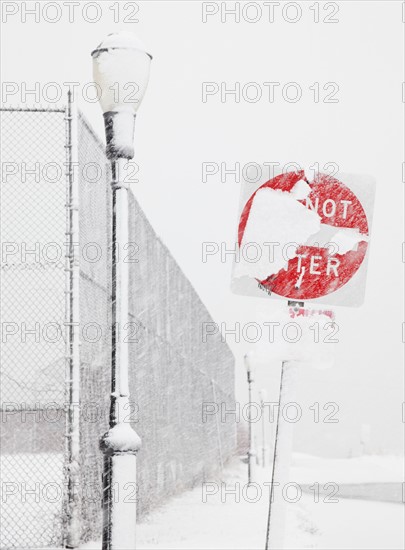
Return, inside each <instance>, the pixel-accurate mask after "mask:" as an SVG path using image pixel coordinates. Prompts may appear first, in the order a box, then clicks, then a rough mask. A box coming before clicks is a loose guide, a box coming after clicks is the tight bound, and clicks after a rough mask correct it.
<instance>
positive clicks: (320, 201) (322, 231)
mask: <svg viewBox="0 0 405 550" xmlns="http://www.w3.org/2000/svg"><path fill="white" fill-rule="evenodd" d="M342 180H343V181H342ZM345 182H346V183H345ZM356 182H357V184H358V185H357V188H358V189H357V190H360V194H362V195H363V197H365V199H366V200H365V201H364V202H365V203H366V205H367V209H368V210H369V216H368V215H367V214H366V208H365V207H364V205H363V204H362V201H361V200H360V198H359V196H358V193H355V192H354V191H353V189H352V188H353V187H356ZM347 183H348V184H347ZM353 184H354V185H353ZM349 185H350V186H349ZM373 198H374V182H373V181H372V180H371V179H370V178H367V177H365V176H357V177H356V176H349V175H347V176H345V177H344V178H343V177H341V179H337V178H336V177H331V176H329V175H326V174H317V175H316V177H315V178H314V179H313V181H309V180H308V179H307V178H306V177H305V173H304V171H299V172H288V173H286V174H280V175H278V176H276V177H274V178H273V179H271V180H269V181H267V182H265V183H264V184H263V185H260V186H259V187H257V188H256V190H255V191H254V192H253V193H252V194H251V195H250V196H249V198H248V200H247V201H246V202H244V205H243V206H242V209H241V214H240V219H239V225H238V246H239V251H240V257H239V262H240V263H239V265H236V266H235V269H234V275H233V290H234V291H235V292H237V293H241V294H248V295H252V288H253V287H252V283H254V284H255V286H256V290H255V293H254V295H259V293H261V295H263V296H266V295H270V296H273V295H276V296H278V297H284V298H288V299H290V300H297V301H304V300H311V301H314V300H315V301H317V300H318V301H322V302H324V303H325V302H327V303H331V304H339V305H360V303H362V301H363V295H364V286H365V265H364V260H365V257H366V254H367V250H368V247H369V233H370V222H369V219H368V217H371V209H372V202H373ZM273 235H274V239H273ZM252 251H253V254H252ZM258 251H259V252H260V257H259V254H258ZM255 252H256V259H257V258H259V259H258V260H257V261H254V259H255V255H254V253H255ZM266 262H267V263H266ZM362 266H364V267H363V270H362V271H363V273H362V274H361V275H360V276H359V275H357V277H356V274H358V272H359V270H360V268H361V267H362ZM353 279H354V280H355V281H354V282H355V284H354V285H352V288H350V286H349V287H348V285H350V282H351V281H352V280H353ZM248 281H249V282H248ZM339 291H341V292H340V294H339ZM326 296H327V297H328V299H326V300H325V298H324V297H326ZM322 298H323V300H322ZM320 299H321V300H320Z"/></svg>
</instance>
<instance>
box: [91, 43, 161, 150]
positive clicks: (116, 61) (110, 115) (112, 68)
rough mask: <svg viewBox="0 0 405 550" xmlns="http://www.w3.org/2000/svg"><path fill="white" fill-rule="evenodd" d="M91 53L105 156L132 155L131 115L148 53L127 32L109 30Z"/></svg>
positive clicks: (141, 86)
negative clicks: (98, 97) (111, 32)
mask: <svg viewBox="0 0 405 550" xmlns="http://www.w3.org/2000/svg"><path fill="white" fill-rule="evenodd" d="M91 55H92V57H93V77H94V82H95V83H96V84H97V86H98V87H99V93H100V105H101V108H102V110H103V113H104V121H105V130H106V139H107V156H108V158H110V159H117V158H128V159H130V158H133V156H134V145H133V140H134V128H135V115H136V113H137V111H138V108H139V105H140V104H141V102H142V99H143V96H144V95H145V91H146V88H147V85H148V81H149V73H150V63H151V59H152V56H151V55H150V54H149V53H148V52H147V51H146V48H145V47H144V45H143V44H142V42H141V41H140V40H139V39H138V38H137V37H136V36H135V35H134V34H133V33H130V32H118V33H113V34H109V35H108V36H107V37H106V38H105V39H104V40H103V41H102V42H101V43H100V44H99V45H98V46H97V48H96V49H95V50H94V51H93V52H92V53H91Z"/></svg>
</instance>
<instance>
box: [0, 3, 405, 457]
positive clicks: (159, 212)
mask: <svg viewBox="0 0 405 550" xmlns="http://www.w3.org/2000/svg"><path fill="white" fill-rule="evenodd" d="M2 4H3V22H4V18H5V13H4V9H5V8H4V5H6V4H12V5H15V4H14V3H9V2H3V3H2ZM46 4H52V3H49V2H48V3H47V2H41V3H40V5H41V6H42V8H41V10H40V13H39V22H35V21H34V17H33V16H29V15H27V17H26V22H25V23H24V22H22V21H21V19H22V16H21V5H19V6H18V13H16V14H14V15H9V16H8V24H7V25H3V38H2V51H3V59H2V69H1V76H2V80H3V82H16V83H17V86H18V90H19V91H18V93H16V94H15V95H13V96H10V97H8V98H7V100H6V103H7V104H8V105H15V104H24V105H28V106H29V105H35V106H38V104H36V103H35V99H36V98H35V97H34V96H33V95H31V96H28V97H27V98H26V102H24V97H21V94H20V91H21V90H22V86H23V84H22V83H23V82H26V83H27V87H28V88H32V87H33V86H34V83H35V82H40V83H41V87H40V90H41V96H42V97H41V98H40V103H41V104H46V98H47V95H46V93H47V91H49V88H48V89H47V88H46V87H45V88H44V86H45V85H46V83H48V82H56V83H58V84H59V86H61V87H62V83H63V82H69V81H74V82H78V83H80V85H79V87H78V93H77V99H78V103H79V105H80V108H81V109H82V110H83V112H84V113H85V115H86V116H87V117H88V119H89V120H90V122H91V123H92V125H93V126H94V127H95V129H96V130H97V132H98V133H99V135H100V137H102V139H104V137H103V121H102V117H101V111H100V109H99V106H98V104H92V103H89V102H88V101H86V100H85V97H84V96H85V85H86V83H89V82H91V81H92V70H91V57H90V52H91V51H92V50H93V49H94V48H95V47H96V46H97V45H98V43H99V42H100V41H101V40H102V39H103V38H104V37H105V35H106V34H108V33H110V32H113V31H116V30H128V31H134V32H136V33H137V34H138V35H139V36H140V38H141V39H142V40H143V41H144V43H145V44H146V45H147V47H148V49H149V51H150V52H151V53H152V54H153V57H154V58H153V62H152V73H151V79H150V84H149V88H148V90H147V93H146V96H145V99H144V102H143V104H142V106H141V108H140V110H139V115H138V118H137V123H136V126H137V127H136V161H137V162H138V164H139V165H140V174H139V183H138V184H137V185H136V186H134V187H133V191H134V193H135V195H136V197H137V199H138V200H139V202H140V204H141V206H142V207H143V209H144V210H145V212H146V214H147V216H148V217H149V219H150V221H151V223H152V225H153V227H154V228H155V230H156V232H157V233H158V235H159V236H160V237H161V238H162V240H163V241H164V242H165V243H166V245H167V246H168V248H169V249H170V251H171V253H172V254H173V256H174V257H175V258H176V260H177V261H178V263H179V264H180V266H181V268H182V269H183V270H184V272H185V274H186V275H187V277H188V278H189V279H190V280H191V282H192V284H193V285H194V287H195V289H196V290H197V292H198V293H199V295H200V296H201V298H202V300H203V301H204V303H205V304H206V305H207V307H208V309H209V311H210V312H211V314H212V315H213V317H214V319H215V321H216V322H217V323H219V324H220V323H226V326H227V327H229V328H231V327H232V326H233V325H234V323H235V322H240V323H241V326H242V327H243V324H244V323H247V322H251V321H255V320H256V319H258V318H261V319H263V316H264V318H266V319H269V320H270V319H277V314H278V313H277V312H278V311H279V309H280V308H282V307H285V305H284V302H280V301H273V300H269V299H265V298H263V299H261V298H249V297H241V296H236V295H234V294H232V293H231V291H230V277H231V267H232V261H231V256H229V257H228V261H227V262H225V263H221V261H220V258H219V256H215V257H212V258H209V259H208V261H207V263H203V262H202V261H201V257H202V255H201V250H202V243H203V242H206V241H213V242H217V243H227V246H228V247H231V246H232V243H234V241H235V235H236V224H237V215H238V203H239V193H240V183H239V182H237V181H235V178H234V177H233V176H232V175H228V176H227V177H226V181H224V182H222V181H221V174H220V173H218V174H216V175H214V176H210V177H208V178H207V181H206V182H204V181H203V178H202V166H203V163H207V162H211V163H218V165H220V164H221V163H225V166H226V167H227V168H232V167H233V166H234V165H235V163H240V166H241V167H243V166H244V165H246V164H247V163H251V162H255V163H258V164H260V165H262V164H263V163H269V162H280V163H282V164H283V163H284V162H287V161H295V162H298V163H302V164H303V165H306V166H307V165H311V164H313V163H314V162H318V163H319V165H320V167H321V168H322V167H323V165H324V164H325V163H327V162H333V163H336V164H337V165H338V166H339V167H340V169H341V170H342V171H343V172H353V173H366V174H370V175H371V176H373V177H374V178H375V179H376V181H377V196H376V203H375V210H374V224H373V231H372V239H371V254H370V259H369V267H368V280H367V292H366V302H365V304H364V305H363V306H361V307H359V308H342V307H334V310H335V312H336V321H337V323H338V325H339V329H340V331H339V344H338V346H337V350H336V366H335V367H334V368H333V369H331V370H328V371H322V372H319V371H315V370H312V369H304V370H303V371H302V373H301V375H302V384H301V388H302V389H301V391H302V396H301V399H302V402H306V401H308V403H309V402H312V403H313V402H314V401H318V402H320V403H326V402H328V401H335V402H338V403H339V404H340V407H341V417H340V418H341V422H340V426H339V429H338V431H337V432H335V434H336V433H338V435H337V436H331V434H330V433H329V432H327V430H326V429H325V431H324V432H322V438H324V439H323V440H325V438H326V439H327V438H328V437H329V438H332V437H333V439H334V444H333V445H332V443H331V448H332V447H333V448H334V449H335V451H336V452H338V450H336V449H337V447H339V445H340V442H338V443H336V441H337V439H338V438H341V444H342V445H345V451H344V452H346V450H347V446H348V447H351V446H356V444H357V443H356V442H357V441H358V439H359V430H360V429H361V428H360V426H361V425H362V424H370V425H371V426H372V447H373V450H374V451H378V450H380V451H382V450H384V449H385V450H387V451H389V452H392V451H396V452H399V450H400V448H401V445H402V443H403V438H402V434H403V424H402V423H401V403H402V401H403V360H402V357H403V347H402V342H401V331H402V322H403V311H402V303H403V285H402V280H403V278H402V277H403V275H402V266H401V243H402V241H403V182H402V174H401V170H402V162H403V145H404V144H403V103H402V93H403V92H402V82H403V80H404V77H403V23H402V13H401V10H402V6H401V2H389V1H388V2H387V1H384V2H378V1H375V2H361V1H359V2H349V1H347V2H346V1H345V2H340V3H339V4H336V3H333V2H332V3H329V4H330V5H332V8H330V7H329V8H328V9H324V6H323V5H322V3H321V4H320V5H319V10H320V11H319V19H320V21H319V22H318V23H315V22H314V18H316V17H317V13H316V12H315V11H314V10H310V9H309V5H310V4H312V3H309V2H304V3H302V5H301V13H299V12H296V11H294V10H295V8H294V7H293V8H291V9H290V11H288V12H285V13H284V16H285V17H284V18H283V17H282V13H283V12H282V10H281V7H283V3H282V6H281V7H277V6H276V7H275V8H274V9H275V11H274V22H270V21H269V11H268V9H270V8H268V9H267V8H265V6H263V4H260V5H259V4H258V3H256V4H255V3H252V7H251V11H249V12H243V10H242V4H240V5H239V8H240V9H241V11H242V13H241V20H240V22H239V23H237V22H235V17H234V16H232V15H227V14H226V13H224V14H222V19H223V21H221V13H220V5H217V7H218V9H219V13H215V14H213V15H207V17H206V22H205V23H204V22H203V21H202V19H203V16H202V12H203V7H202V5H201V3H200V2H145V3H142V2H138V3H137V5H138V7H139V11H138V12H137V13H136V14H135V7H136V4H135V3H131V2H128V3H125V2H122V3H120V4H119V9H118V8H117V6H118V3H115V6H116V7H115V10H112V9H109V8H110V7H111V6H112V4H113V3H111V2H101V3H100V6H101V8H100V9H101V12H100V19H99V21H97V22H94V23H91V22H89V21H86V20H85V18H87V19H90V20H94V19H97V18H98V15H97V11H96V9H95V8H94V6H91V5H90V4H94V3H91V2H82V4H83V5H86V4H88V6H87V8H86V10H87V11H86V10H85V11H83V9H82V6H80V9H78V8H77V7H76V13H75V21H74V23H70V22H69V11H68V9H67V7H66V6H64V8H63V9H62V12H61V19H60V20H59V21H58V22H55V23H50V22H47V21H46V20H45V19H46V18H48V19H52V18H54V17H55V13H56V12H54V11H52V7H48V8H47V10H49V11H45V12H44V11H43V7H44V6H45V5H46ZM62 4H64V3H62ZM209 4H210V6H209V7H208V8H207V7H206V8H205V9H212V10H213V11H215V9H216V7H215V5H214V4H213V3H209ZM230 4H233V3H230ZM292 4H296V3H292ZM315 4H316V3H315ZM284 5H285V3H284ZM125 6H126V8H125ZM257 6H259V8H260V9H259V8H258V7H257ZM333 6H337V7H338V11H337V12H336V13H334V8H333ZM8 9H9V10H10V11H12V10H13V9H14V8H12V7H11V8H8ZM117 9H118V12H117ZM114 17H115V18H117V17H118V19H120V21H119V22H115V21H114ZM124 17H127V18H128V19H132V18H134V17H135V18H137V19H138V20H139V21H138V22H124V21H123V19H124ZM295 18H296V19H297V21H296V22H295V23H292V22H289V21H287V20H286V19H290V21H291V20H293V19H295ZM325 18H329V19H331V20H333V19H337V20H338V21H339V22H337V23H326V22H324V19H325ZM246 19H250V22H249V21H247V20H246ZM254 19H257V21H256V22H252V21H253V20H254ZM4 52H7V55H6V56H4ZM203 82H211V83H215V84H214V85H213V88H212V89H216V86H218V90H219V91H218V93H216V94H214V95H210V96H208V97H207V98H206V101H205V102H204V101H203V100H202V89H203ZM248 82H251V83H252V82H253V83H256V85H255V86H254V87H253V88H251V89H250V93H251V94H253V91H254V90H260V91H261V93H262V97H261V98H260V99H259V100H258V101H256V102H252V101H251V100H250V99H249V98H248V99H246V96H245V95H244V90H245V93H247V91H246V90H247V89H246V88H244V85H245V84H246V83H248ZM266 82H267V83H268V82H276V83H280V85H279V86H276V88H275V91H274V94H275V95H274V101H273V102H270V100H269V95H268V93H269V88H268V85H264V84H263V83H266ZM289 82H295V83H297V84H298V87H299V89H300V90H301V92H302V98H301V99H300V100H299V101H297V102H296V103H291V102H289V101H287V100H286V99H285V98H284V97H283V95H282V89H283V87H284V85H285V84H286V83H289ZM221 83H225V84H221ZM235 83H239V84H236V86H238V85H239V86H240V88H241V97H240V101H239V102H236V101H235V99H234V97H232V96H231V95H228V96H226V101H225V102H223V101H221V94H220V93H219V92H220V91H221V86H222V87H223V86H226V87H227V88H228V89H229V88H232V87H235ZM314 83H319V85H318V84H315V86H314ZM326 83H332V84H329V85H328V87H326V89H324V85H326ZM310 87H311V88H310ZM63 89H66V88H63ZM295 89H297V87H295ZM318 89H319V94H320V96H319V97H320V101H319V102H315V101H314V97H315V96H314V94H315V93H316V92H317V90H318ZM290 91H291V93H293V91H294V90H293V89H290ZM251 97H252V96H250V98H251ZM328 97H329V99H337V100H338V102H336V103H324V102H323V100H324V99H327V98H328ZM4 99H5V98H4V95H3V101H4ZM61 103H63V101H62V102H61ZM260 316H261V317H260ZM228 342H229V345H230V346H231V348H232V350H233V352H234V353H235V357H236V359H237V365H236V366H237V380H238V383H237V389H238V395H239V396H240V398H241V399H245V393H244V391H245V388H244V378H245V373H244V372H243V370H242V363H241V358H242V356H243V354H244V353H245V352H246V351H247V350H248V349H249V347H251V346H249V344H248V343H246V342H243V341H241V342H240V343H239V344H238V343H236V342H235V339H234V337H232V336H229V338H228ZM278 376H279V371H278V365H277V363H274V362H272V361H271V349H270V348H269V363H268V365H261V366H258V375H257V381H258V385H259V386H266V387H267V388H268V390H269V392H270V396H271V397H273V398H275V396H276V393H277V389H278ZM302 430H304V428H303V427H301V426H300V428H299V430H298V432H299V433H298V436H297V442H298V443H297V445H298V447H299V448H302V446H305V443H304V440H308V437H306V438H304V437H303V436H302V434H303V431H302ZM300 433H301V435H300ZM301 436H302V437H301ZM348 439H350V442H349V443H348ZM339 441H340V440H339ZM300 446H301V447H300ZM312 450H313V449H312ZM318 450H319V449H318Z"/></svg>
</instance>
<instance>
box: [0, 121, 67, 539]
mask: <svg viewBox="0 0 405 550" xmlns="http://www.w3.org/2000/svg"><path fill="white" fill-rule="evenodd" d="M0 114H1V127H2V130H1V137H2V139H1V143H2V158H1V160H2V181H1V235H2V262H1V286H2V292H1V297H2V302H1V314H2V315H1V320H2V323H1V328H2V346H1V347H2V350H1V416H2V418H1V453H2V454H1V457H0V460H1V489H2V506H1V546H2V547H4V548H8V547H23V548H42V547H45V546H60V544H61V541H62V538H61V533H62V528H61V522H62V507H63V463H64V430H65V427H64V426H65V420H64V397H65V341H64V322H65V253H66V249H65V248H66V247H65V242H66V235H65V230H66V229H65V202H66V195H65V193H66V191H65V190H66V186H65V149H64V145H65V121H64V113H63V112H55V111H47V112H41V111H28V112H27V111H2V112H1V113H0Z"/></svg>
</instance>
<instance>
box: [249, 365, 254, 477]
mask: <svg viewBox="0 0 405 550" xmlns="http://www.w3.org/2000/svg"><path fill="white" fill-rule="evenodd" d="M247 379H248V388H249V450H248V485H250V484H251V483H252V480H253V477H254V461H255V457H256V453H255V451H254V444H253V429H252V384H253V378H252V374H251V371H250V370H248V373H247Z"/></svg>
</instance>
